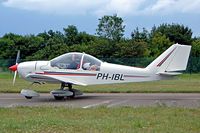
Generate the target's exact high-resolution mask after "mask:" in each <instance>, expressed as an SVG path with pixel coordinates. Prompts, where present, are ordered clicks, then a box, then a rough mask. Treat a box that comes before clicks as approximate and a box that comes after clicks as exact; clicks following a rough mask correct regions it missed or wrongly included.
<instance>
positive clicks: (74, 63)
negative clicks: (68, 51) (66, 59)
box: [67, 54, 80, 69]
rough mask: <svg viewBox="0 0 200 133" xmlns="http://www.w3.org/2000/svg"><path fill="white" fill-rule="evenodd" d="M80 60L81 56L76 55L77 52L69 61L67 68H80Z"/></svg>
mask: <svg viewBox="0 0 200 133" xmlns="http://www.w3.org/2000/svg"><path fill="white" fill-rule="evenodd" d="M78 61H79V58H78V57H77V56H76V55H75V54H72V57H71V61H70V63H69V65H68V66H67V69H78V67H79V64H78V63H80V61H79V62H78Z"/></svg>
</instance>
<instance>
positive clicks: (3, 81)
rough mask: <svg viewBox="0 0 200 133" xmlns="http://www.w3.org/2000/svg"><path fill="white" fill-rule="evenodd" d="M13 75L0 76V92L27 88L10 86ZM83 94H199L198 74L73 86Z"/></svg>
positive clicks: (48, 88) (41, 88) (41, 87)
mask: <svg viewBox="0 0 200 133" xmlns="http://www.w3.org/2000/svg"><path fill="white" fill-rule="evenodd" d="M12 78H13V75H12V74H11V73H1V74H0V92H2V93H3V92H10V93H14V92H20V90H21V89H25V88H27V87H28V86H29V85H30V83H29V82H27V81H24V80H22V79H20V78H17V80H16V84H15V86H13V85H12ZM59 87H60V85H59V84H58V85H54V84H45V85H34V86H32V87H31V88H32V89H34V90H36V91H39V92H50V91H51V90H53V89H58V88H59ZM74 88H76V89H80V90H82V91H83V92H91V93H93V92H99V93H109V92H115V93H136V92H140V93H144V92H147V93H159V92H171V93H176V92H183V93H192V92H200V74H192V75H190V74H183V75H181V76H179V77H177V79H174V80H166V81H154V82H143V83H127V84H111V85H96V86H86V87H85V86H84V87H82V86H74Z"/></svg>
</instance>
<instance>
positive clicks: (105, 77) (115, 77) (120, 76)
mask: <svg viewBox="0 0 200 133" xmlns="http://www.w3.org/2000/svg"><path fill="white" fill-rule="evenodd" d="M96 78H97V79H101V80H121V81H123V80H124V75H123V74H109V73H98V74H97V77H96Z"/></svg>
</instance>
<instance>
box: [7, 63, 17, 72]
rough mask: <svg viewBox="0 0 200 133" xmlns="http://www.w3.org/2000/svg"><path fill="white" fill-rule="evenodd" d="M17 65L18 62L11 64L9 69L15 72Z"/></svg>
mask: <svg viewBox="0 0 200 133" xmlns="http://www.w3.org/2000/svg"><path fill="white" fill-rule="evenodd" d="M17 66H18V64H16V65H13V66H11V67H9V69H10V70H11V71H13V72H15V71H16V70H17Z"/></svg>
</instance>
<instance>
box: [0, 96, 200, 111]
mask: <svg viewBox="0 0 200 133" xmlns="http://www.w3.org/2000/svg"><path fill="white" fill-rule="evenodd" d="M102 105H103V106H107V107H117V106H133V107H138V106H170V107H171V106H172V107H176V106H178V107H188V108H197V107H200V94H196V93H151V94H149V93H131V94H130V93H128V94H127V93H85V94H84V95H83V96H80V97H76V98H75V99H65V100H61V101H56V100H54V98H53V96H52V95H51V94H40V97H38V98H33V99H25V98H24V97H23V96H21V95H20V94H5V93H1V94H0V107H16V106H66V107H80V108H92V107H98V106H102Z"/></svg>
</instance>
